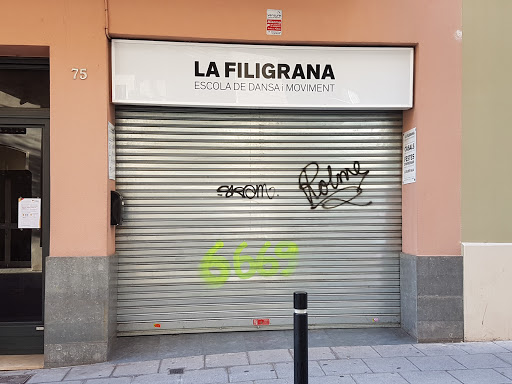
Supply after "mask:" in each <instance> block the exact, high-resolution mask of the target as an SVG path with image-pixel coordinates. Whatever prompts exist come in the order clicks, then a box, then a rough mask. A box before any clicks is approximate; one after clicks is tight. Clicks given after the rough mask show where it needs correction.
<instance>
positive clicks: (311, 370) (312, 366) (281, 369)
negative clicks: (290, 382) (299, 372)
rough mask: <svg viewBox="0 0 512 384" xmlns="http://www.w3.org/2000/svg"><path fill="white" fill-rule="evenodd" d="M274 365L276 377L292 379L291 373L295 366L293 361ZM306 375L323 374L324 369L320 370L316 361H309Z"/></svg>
mask: <svg viewBox="0 0 512 384" xmlns="http://www.w3.org/2000/svg"><path fill="white" fill-rule="evenodd" d="M274 367H275V369H276V373H277V377H279V378H280V379H288V378H292V379H293V373H294V370H295V366H294V364H293V363H276V364H274ZM308 376H309V377H315V376H325V373H324V371H322V368H320V366H319V365H318V362H317V361H310V362H309V364H308Z"/></svg>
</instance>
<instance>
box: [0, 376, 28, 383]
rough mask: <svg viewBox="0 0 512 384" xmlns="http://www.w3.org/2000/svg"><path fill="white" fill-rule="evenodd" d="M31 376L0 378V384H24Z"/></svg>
mask: <svg viewBox="0 0 512 384" xmlns="http://www.w3.org/2000/svg"><path fill="white" fill-rule="evenodd" d="M31 377H32V375H15V376H0V384H25V383H26V382H27V381H28V379H30V378H31Z"/></svg>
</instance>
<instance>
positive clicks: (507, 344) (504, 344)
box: [494, 340, 512, 352]
mask: <svg viewBox="0 0 512 384" xmlns="http://www.w3.org/2000/svg"><path fill="white" fill-rule="evenodd" d="M494 344H496V345H498V346H500V347H501V348H505V349H508V350H509V351H511V352H512V340H505V341H495V342H494Z"/></svg>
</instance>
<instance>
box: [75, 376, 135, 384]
mask: <svg viewBox="0 0 512 384" xmlns="http://www.w3.org/2000/svg"><path fill="white" fill-rule="evenodd" d="M131 381H132V378H131V377H103V378H101V379H89V380H86V381H85V384H130V382H131Z"/></svg>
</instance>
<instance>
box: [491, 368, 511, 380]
mask: <svg viewBox="0 0 512 384" xmlns="http://www.w3.org/2000/svg"><path fill="white" fill-rule="evenodd" d="M494 370H495V371H496V372H499V373H501V374H502V375H504V376H507V377H508V378H509V379H512V368H494Z"/></svg>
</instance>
